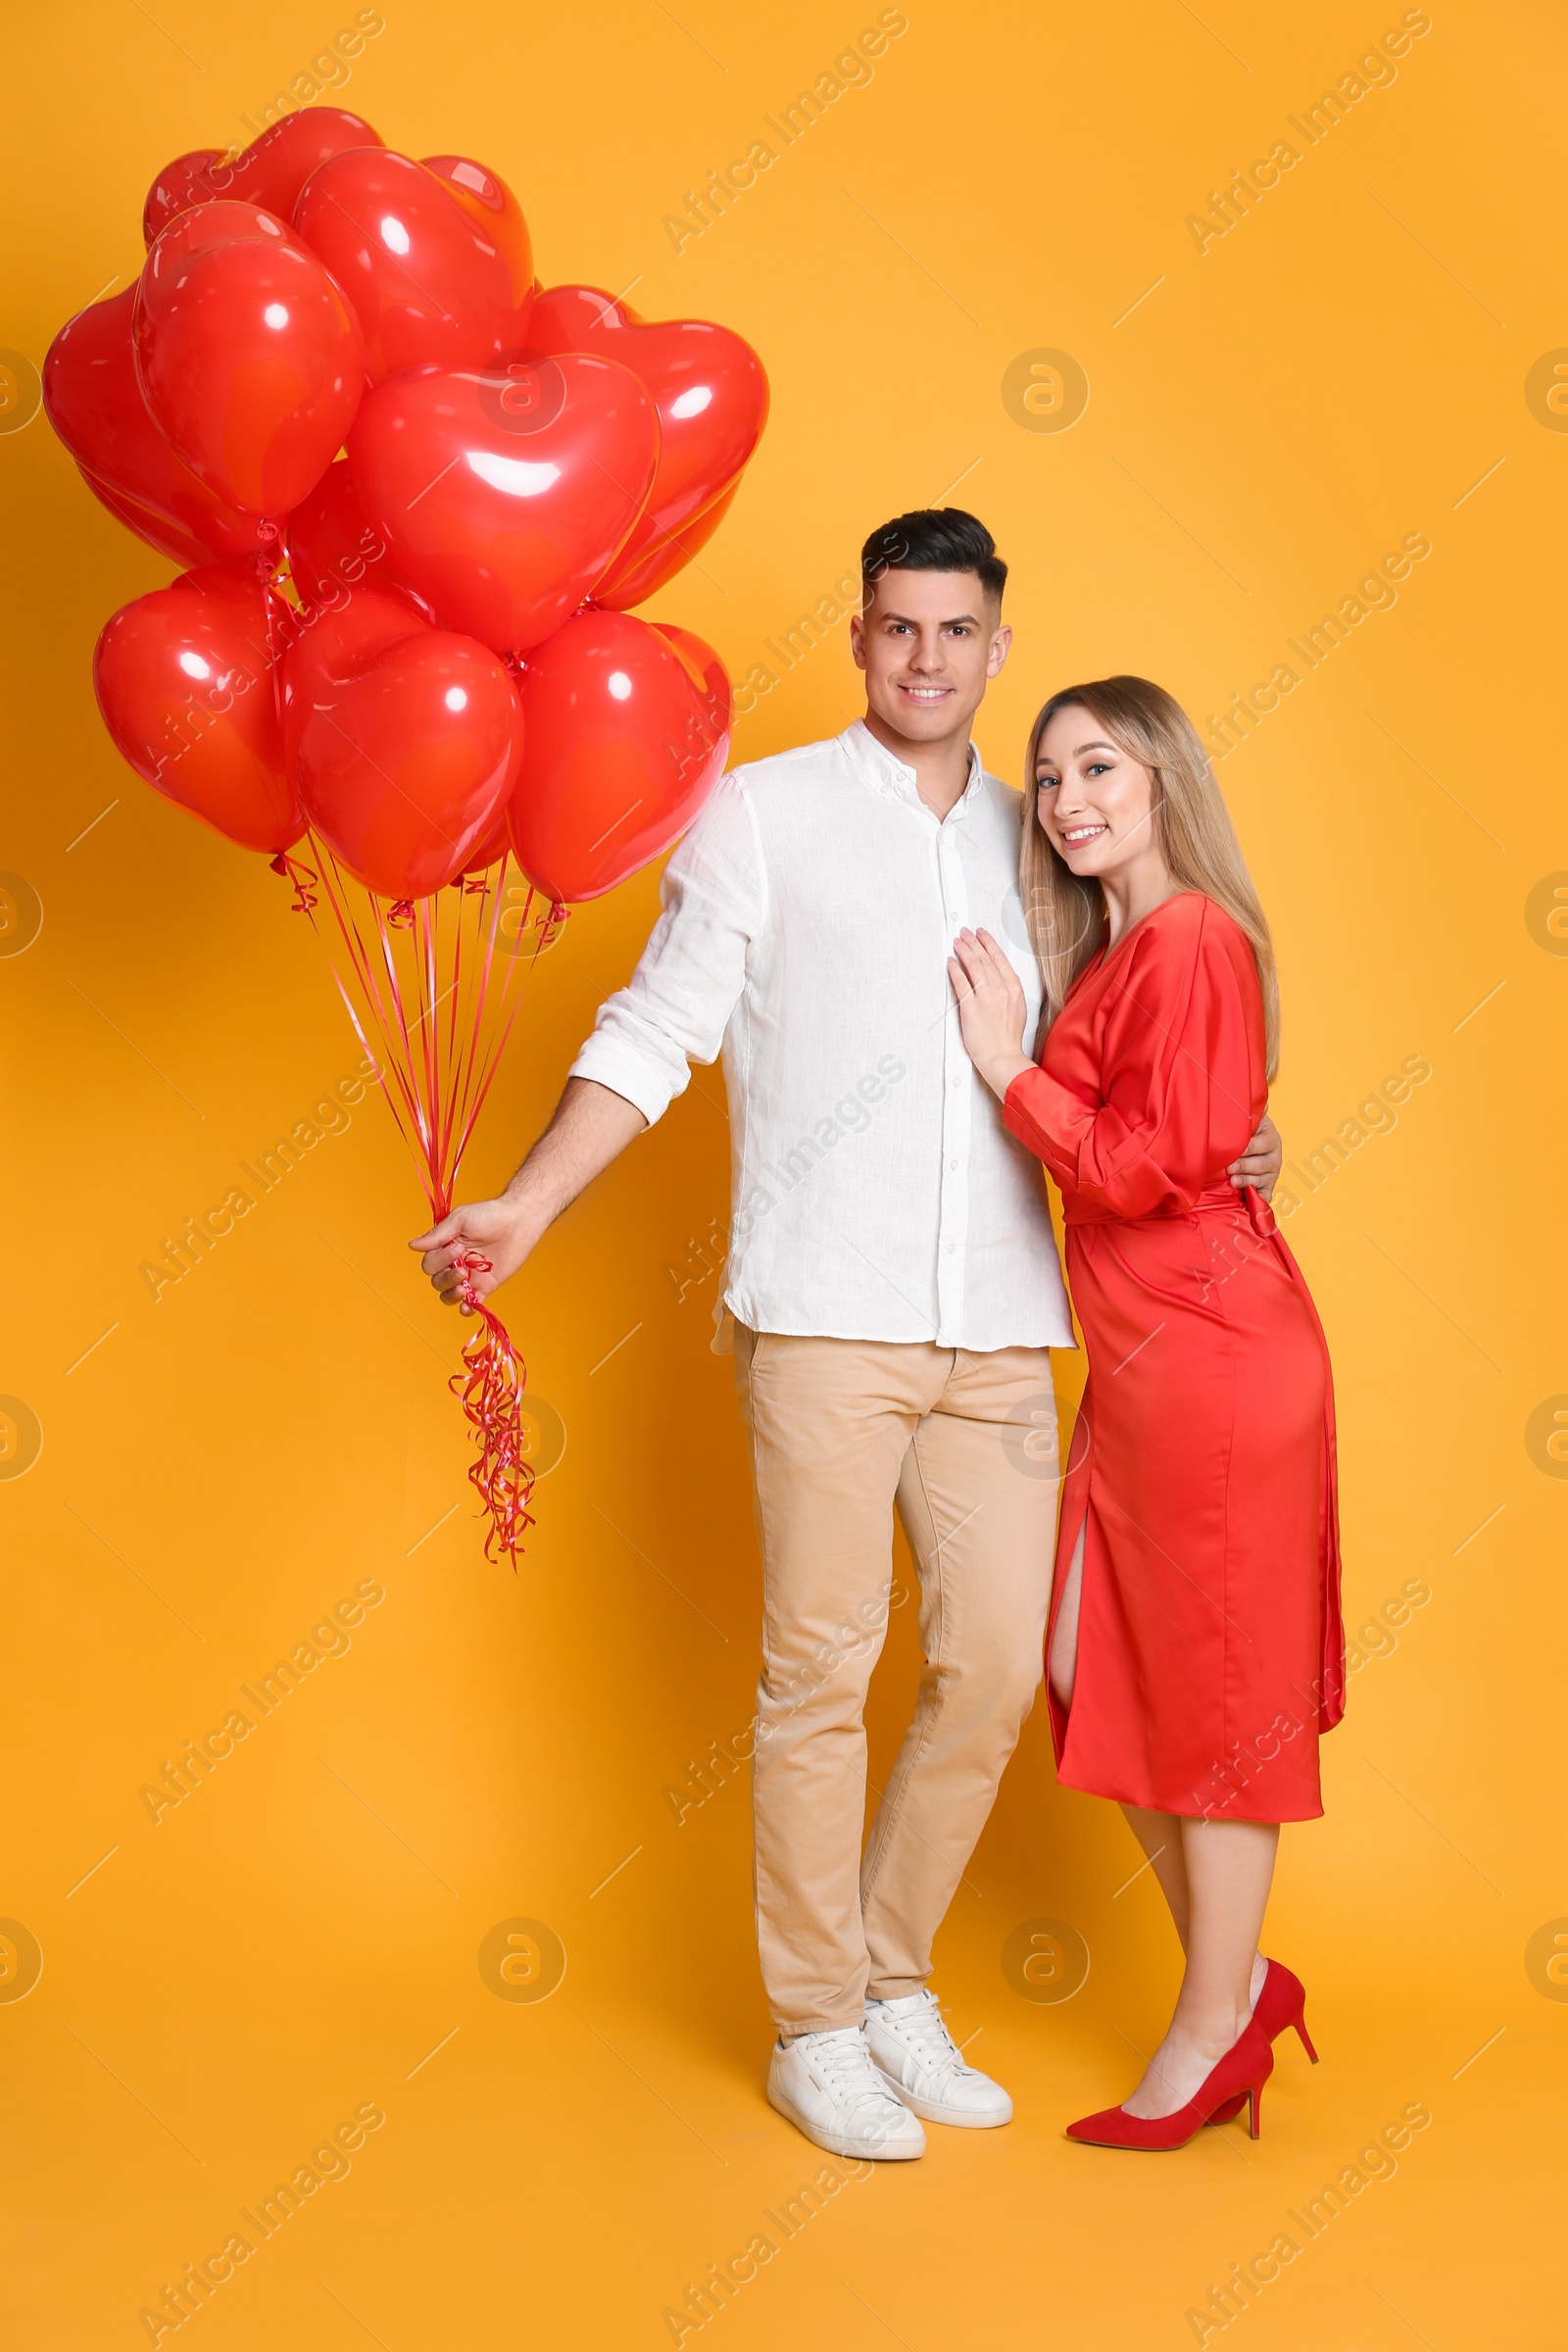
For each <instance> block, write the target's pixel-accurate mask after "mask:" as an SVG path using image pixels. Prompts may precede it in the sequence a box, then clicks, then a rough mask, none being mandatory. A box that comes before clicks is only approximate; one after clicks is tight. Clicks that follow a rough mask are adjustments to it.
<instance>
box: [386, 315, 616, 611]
mask: <svg viewBox="0 0 1568 2352" xmlns="http://www.w3.org/2000/svg"><path fill="white" fill-rule="evenodd" d="M348 448H349V466H350V469H351V471H352V472H353V475H354V486H355V488H356V489H357V490H358V492H359V494H360V501H361V504H362V505H363V506H364V508H365V512H366V515H367V516H368V520H369V521H370V522H371V523H373V524H374V526H375V527H376V529H377V530H378V531H379V532H380V534H381V536H382V537H383V538H384V539H385V540H386V542H387V544H388V546H389V547H390V548H391V551H392V560H393V562H394V564H396V565H397V568H398V570H399V572H400V573H401V574H402V575H403V577H404V578H405V579H407V580H409V581H411V582H412V583H413V585H414V586H415V587H416V588H417V590H418V591H419V594H420V595H421V596H423V597H424V598H426V600H427V601H428V603H429V604H430V606H431V608H432V610H433V611H434V612H435V613H436V614H437V616H438V617H439V619H440V620H441V622H442V624H443V625H444V626H445V627H447V628H449V629H461V630H463V631H464V632H465V633H466V635H467V636H470V637H477V638H478V639H479V641H480V643H481V644H482V645H488V646H493V647H494V648H495V650H496V651H497V652H498V653H512V652H519V651H522V650H524V649H526V648H527V647H529V646H533V645H538V644H539V643H540V642H541V640H542V639H544V638H546V637H548V636H550V635H551V633H552V632H553V631H554V630H556V629H558V628H559V627H560V626H561V624H562V622H563V621H564V619H565V618H566V617H567V615H568V614H569V613H573V612H575V610H576V608H577V607H578V606H579V605H580V604H581V603H582V602H583V599H584V598H585V597H586V596H587V594H588V592H589V590H590V589H591V588H592V587H593V584H594V582H595V581H596V580H597V579H599V578H600V577H601V576H602V575H603V574H604V572H605V571H606V570H607V569H608V567H609V565H610V564H611V563H612V562H613V558H614V556H615V553H616V551H617V549H618V548H619V547H620V546H621V544H622V542H623V541H624V539H625V537H626V535H627V533H628V531H630V529H631V527H632V525H633V523H634V522H635V520H636V518H637V515H638V513H639V512H640V510H641V507H642V503H643V500H644V498H645V497H646V496H647V493H648V486H649V484H650V482H651V481H652V480H653V478H654V467H655V465H656V463H657V461H658V456H659V418H658V415H657V413H656V411H655V408H654V404H653V402H652V400H651V399H650V398H649V396H648V394H647V393H646V392H645V391H644V389H643V387H642V385H641V383H640V382H639V381H638V379H637V377H636V376H635V375H632V374H630V373H629V372H628V371H627V369H626V368H617V367H616V366H615V365H614V363H613V361H611V360H600V359H589V358H585V357H581V356H579V355H577V354H571V355H568V356H567V357H566V358H565V359H562V360H543V361H541V362H540V363H539V364H538V366H537V367H532V366H524V365H523V364H521V363H520V362H519V363H515V365H514V366H513V367H512V368H510V369H509V370H508V371H507V372H506V373H505V374H499V373H498V374H478V373H469V372H466V371H464V372H458V371H456V370H453V369H448V368H410V369H408V370H407V371H406V372H405V373H404V374H402V375H395V376H389V377H388V378H387V380H386V381H385V383H381V384H377V385H376V386H375V387H374V389H373V390H371V391H369V392H368V393H367V394H366V396H365V400H364V403H363V405H362V407H361V409H360V413H359V416H358V417H356V418H355V421H354V430H353V431H352V432H351V433H350V435H349V445H348Z"/></svg>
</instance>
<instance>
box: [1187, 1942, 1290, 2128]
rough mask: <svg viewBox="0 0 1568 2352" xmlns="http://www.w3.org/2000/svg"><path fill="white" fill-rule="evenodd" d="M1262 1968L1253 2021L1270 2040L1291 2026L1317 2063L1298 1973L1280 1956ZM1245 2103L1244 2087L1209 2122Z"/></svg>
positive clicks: (1220, 2120)
mask: <svg viewBox="0 0 1568 2352" xmlns="http://www.w3.org/2000/svg"><path fill="white" fill-rule="evenodd" d="M1264 1968H1265V1971H1266V1974H1265V1975H1264V1978H1263V1983H1262V1985H1261V1987H1260V1989H1259V1991H1258V1996H1257V2001H1256V2005H1255V2006H1254V2008H1253V2010H1252V2023H1253V2025H1254V2026H1256V2027H1257V2028H1258V2029H1259V2031H1260V2032H1261V2033H1263V2034H1267V2036H1268V2038H1269V2040H1270V2041H1277V2040H1278V2039H1279V2037H1280V2035H1281V2034H1283V2033H1284V2032H1285V2029H1286V2028H1287V2026H1294V2027H1295V2028H1296V2031H1297V2034H1298V2035H1299V2039H1300V2043H1301V2047H1302V2049H1303V2050H1304V2051H1305V2052H1306V2054H1307V2056H1308V2058H1310V2059H1311V2061H1312V2064H1313V2065H1314V2066H1316V2064H1317V2052H1316V2050H1315V2049H1314V2048H1313V2047H1312V2037H1311V2035H1310V2034H1308V2033H1307V2030H1306V1987H1305V1985H1303V1984H1302V1983H1301V1980H1300V1978H1299V1977H1297V1976H1293V1975H1292V1974H1291V1971H1290V1970H1289V1969H1288V1968H1287V1967H1286V1966H1285V1964H1284V1962H1283V1961H1282V1960H1268V1961H1265V1962H1264ZM1246 2104H1247V2093H1246V2091H1245V2090H1244V2091H1242V2092H1241V2093H1240V2095H1239V2096H1238V2097H1236V2098H1234V2099H1227V2100H1226V2102H1225V2104H1224V2106H1223V2107H1216V2108H1215V2110H1214V2112H1213V2114H1212V2115H1211V2116H1210V2117H1209V2119H1208V2120H1209V2122H1210V2123H1211V2124H1228V2123H1229V2122H1230V2121H1231V2119H1232V2118H1233V2117H1234V2116H1238V2115H1240V2114H1241V2112H1242V2109H1243V2108H1244V2107H1245V2106H1246Z"/></svg>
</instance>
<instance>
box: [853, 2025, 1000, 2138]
mask: <svg viewBox="0 0 1568 2352" xmlns="http://www.w3.org/2000/svg"><path fill="white" fill-rule="evenodd" d="M865 2038H866V2045H867V2047H868V2049H869V2050H870V2053H871V2058H872V2062H873V2064H874V2065H875V2068H876V2071H877V2073H878V2074H879V2075H880V2076H881V2078H882V2080H883V2082H885V2083H886V2084H887V2086H888V2088H889V2090H891V2091H896V2092H897V2094H898V2096H899V2097H900V2098H901V2099H902V2100H903V2101H904V2103H905V2105H906V2106H907V2107H912V2108H913V2110H914V2112H915V2114H916V2115H922V2116H924V2118H925V2120H926V2122H927V2123H928V2124H957V2125H960V2126H961V2127H962V2128H963V2129H964V2130H965V2131H995V2129H996V2127H997V2126H998V2125H999V2124H1010V2123H1011V2121H1012V2101H1011V2099H1010V2098H1009V2097H1008V2096H1007V2093H1006V2092H1005V2090H1004V2089H1003V2087H1002V2085H1001V2083H1000V2082H992V2080H991V2077H990V2076H989V2075H982V2074H981V2073H980V2071H979V2070H978V2068H976V2067H972V2066H966V2065H965V2064H964V2062H963V2057H962V2054H961V2052H960V2051H959V2049H958V2047H957V2044H956V2042H955V2040H954V2038H953V2035H952V2034H950V2033H949V2032H948V2029H947V2027H946V2026H945V2025H944V2024H943V2022H942V2011H941V2008H940V2007H939V2005H938V2002H937V1996H936V1994H935V1993H934V1992H911V1993H907V1994H906V1996H905V1997H904V1999H903V2000H898V2001H867V2002H866V2004H865Z"/></svg>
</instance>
